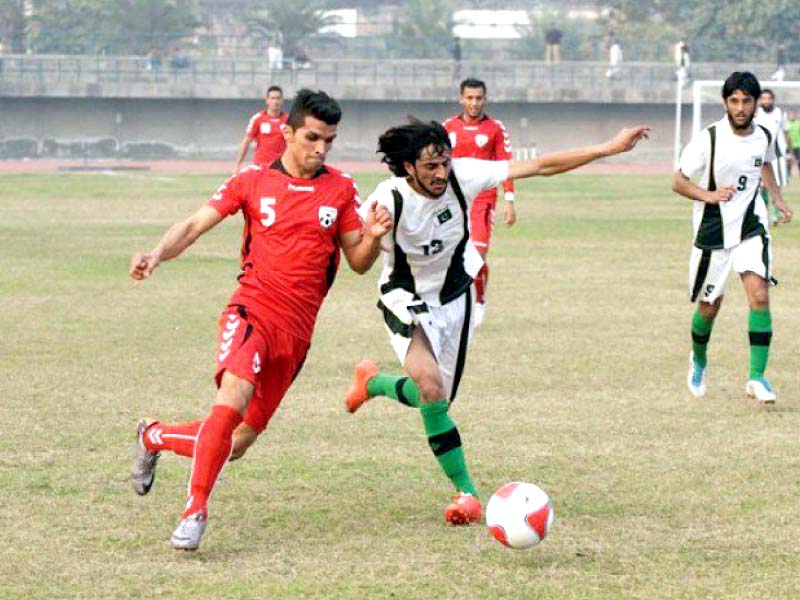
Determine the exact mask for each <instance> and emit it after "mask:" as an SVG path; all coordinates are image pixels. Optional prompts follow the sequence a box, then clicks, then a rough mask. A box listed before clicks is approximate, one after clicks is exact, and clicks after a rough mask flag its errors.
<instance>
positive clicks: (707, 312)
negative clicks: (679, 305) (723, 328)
mask: <svg viewBox="0 0 800 600" xmlns="http://www.w3.org/2000/svg"><path fill="white" fill-rule="evenodd" d="M720 306H722V296H720V297H719V298H717V299H716V300H715V301H714V302H713V303H712V302H699V303H698V304H697V312H699V313H700V314H701V315H702V316H703V318H704V319H706V320H708V321H713V320H714V319H716V318H717V313H719V309H720Z"/></svg>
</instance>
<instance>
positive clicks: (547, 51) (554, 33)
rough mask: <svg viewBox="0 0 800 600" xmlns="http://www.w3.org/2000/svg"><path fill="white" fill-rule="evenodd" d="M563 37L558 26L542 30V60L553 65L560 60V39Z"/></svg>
mask: <svg viewBox="0 0 800 600" xmlns="http://www.w3.org/2000/svg"><path fill="white" fill-rule="evenodd" d="M563 37H564V32H562V31H561V30H560V29H559V28H558V27H551V28H550V29H548V30H547V31H545V32H544V61H545V62H546V63H548V64H551V65H554V64H556V63H559V62H561V39H562V38H563Z"/></svg>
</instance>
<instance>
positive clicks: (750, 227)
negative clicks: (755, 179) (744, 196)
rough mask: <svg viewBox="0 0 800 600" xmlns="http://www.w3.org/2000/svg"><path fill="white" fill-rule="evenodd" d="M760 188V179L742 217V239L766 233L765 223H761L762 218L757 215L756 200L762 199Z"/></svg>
mask: <svg viewBox="0 0 800 600" xmlns="http://www.w3.org/2000/svg"><path fill="white" fill-rule="evenodd" d="M760 189H761V181H760V180H759V185H757V186H756V191H755V193H754V194H753V197H752V198H750V204H748V205H747V210H746V211H745V213H744V218H743V219H742V234H741V236H740V239H742V240H746V239H747V238H751V237H755V236H757V235H761V234H763V233H765V229H764V224H763V223H761V219H759V218H758V217H757V216H756V202H760V201H761V199H760V198H759V197H758V196H759V191H760Z"/></svg>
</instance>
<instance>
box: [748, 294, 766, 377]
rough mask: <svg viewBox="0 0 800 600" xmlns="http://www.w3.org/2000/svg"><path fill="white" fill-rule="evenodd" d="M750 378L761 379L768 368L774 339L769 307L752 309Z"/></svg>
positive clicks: (750, 319) (750, 323)
mask: <svg viewBox="0 0 800 600" xmlns="http://www.w3.org/2000/svg"><path fill="white" fill-rule="evenodd" d="M748 324H749V327H748V329H749V333H750V379H761V378H762V377H763V376H764V371H765V370H766V368H767V360H768V359H769V344H770V342H771V341H772V316H771V315H770V312H769V308H766V309H764V310H753V309H750V318H749V323H748Z"/></svg>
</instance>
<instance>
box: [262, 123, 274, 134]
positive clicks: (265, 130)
mask: <svg viewBox="0 0 800 600" xmlns="http://www.w3.org/2000/svg"><path fill="white" fill-rule="evenodd" d="M270 131H272V125H270V124H269V123H262V124H261V133H263V134H265V135H266V134H268V133H269V132H270Z"/></svg>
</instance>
